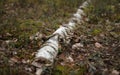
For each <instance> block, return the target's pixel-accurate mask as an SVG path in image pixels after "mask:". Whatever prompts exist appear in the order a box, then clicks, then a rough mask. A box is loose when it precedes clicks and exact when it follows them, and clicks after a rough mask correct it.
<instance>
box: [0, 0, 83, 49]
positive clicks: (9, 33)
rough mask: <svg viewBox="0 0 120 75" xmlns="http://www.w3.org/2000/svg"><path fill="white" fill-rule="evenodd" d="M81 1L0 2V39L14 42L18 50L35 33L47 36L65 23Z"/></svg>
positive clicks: (24, 0) (19, 0)
mask: <svg viewBox="0 0 120 75" xmlns="http://www.w3.org/2000/svg"><path fill="white" fill-rule="evenodd" d="M83 1H84V0H69V1H68V0H0V39H2V40H10V39H14V38H16V39H18V41H17V43H16V44H17V47H19V46H22V45H23V43H24V45H25V44H26V43H27V42H29V37H30V35H33V34H35V33H36V32H38V31H39V32H41V33H43V34H45V35H49V34H51V33H52V32H53V31H55V30H56V29H57V28H58V27H59V25H61V24H62V23H64V22H66V21H67V19H68V18H69V17H71V14H72V13H74V12H75V11H76V9H77V8H78V7H79V5H80V4H81V3H82V2H83ZM27 44H28V43H27ZM14 47H16V46H14ZM22 47H23V46H22Z"/></svg>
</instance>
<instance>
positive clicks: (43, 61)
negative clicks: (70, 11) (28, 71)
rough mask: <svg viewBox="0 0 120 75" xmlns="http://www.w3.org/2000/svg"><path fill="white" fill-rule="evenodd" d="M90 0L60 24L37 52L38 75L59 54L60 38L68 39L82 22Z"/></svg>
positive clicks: (35, 64)
mask: <svg viewBox="0 0 120 75" xmlns="http://www.w3.org/2000/svg"><path fill="white" fill-rule="evenodd" d="M89 2H90V1H85V2H84V3H83V4H82V5H81V6H80V7H79V8H78V10H77V12H76V13H75V14H74V15H73V17H72V18H71V19H70V21H69V22H68V24H64V25H62V26H60V27H59V28H58V29H57V30H56V31H55V32H54V33H53V34H52V36H51V37H50V38H49V39H48V40H47V41H46V42H45V43H44V44H43V46H42V47H41V48H40V49H39V50H38V52H37V53H36V56H35V59H34V61H33V63H32V64H33V65H34V66H36V67H37V70H36V75H40V74H41V72H42V70H43V69H44V67H46V66H50V65H51V64H52V63H53V61H54V59H55V58H56V56H57V54H58V46H59V40H60V39H63V40H64V41H66V37H68V36H70V35H69V34H70V33H72V31H73V29H74V28H75V27H76V26H77V25H79V24H78V23H82V21H83V17H84V16H85V13H84V9H85V8H86V7H87V6H88V4H89Z"/></svg>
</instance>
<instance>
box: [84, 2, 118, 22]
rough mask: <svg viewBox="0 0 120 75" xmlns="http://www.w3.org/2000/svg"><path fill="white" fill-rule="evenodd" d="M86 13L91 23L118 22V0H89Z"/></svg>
mask: <svg viewBox="0 0 120 75" xmlns="http://www.w3.org/2000/svg"><path fill="white" fill-rule="evenodd" d="M86 13H87V15H88V18H89V19H90V21H91V22H92V23H98V22H105V21H107V20H109V21H112V22H120V0H91V3H90V6H89V7H88V8H87V9H86ZM105 19H106V20H105Z"/></svg>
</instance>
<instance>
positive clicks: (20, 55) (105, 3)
mask: <svg viewBox="0 0 120 75" xmlns="http://www.w3.org/2000/svg"><path fill="white" fill-rule="evenodd" d="M84 1H85V0H0V43H1V44H0V49H1V51H0V73H1V74H5V75H7V74H6V72H8V71H11V73H10V74H11V75H16V74H18V73H17V71H19V68H21V67H22V68H24V69H27V70H29V69H30V68H29V66H30V65H31V62H32V60H33V58H34V54H35V52H36V50H38V49H39V48H40V46H41V44H42V43H43V40H44V39H45V37H46V36H48V35H50V34H52V33H53V32H54V31H55V30H56V29H57V28H58V27H59V26H60V25H62V24H63V23H67V22H68V19H69V18H70V17H72V14H73V13H75V12H76V10H77V9H78V7H79V5H81V3H83V2H84ZM91 1H92V2H91V3H90V6H88V8H86V9H85V10H84V11H85V13H86V15H87V17H88V21H87V22H85V23H83V24H81V25H78V27H76V29H75V31H74V35H73V36H72V38H71V42H70V44H69V45H67V46H66V44H65V43H63V44H62V45H64V46H65V47H62V48H60V49H59V55H58V58H56V59H55V60H56V61H55V64H54V66H53V68H52V69H50V70H45V72H44V73H45V74H48V75H86V74H87V73H86V72H87V71H88V69H87V68H88V64H87V63H86V61H85V62H81V60H80V59H77V56H80V55H81V57H80V58H81V59H82V58H84V57H87V56H85V51H87V52H89V51H90V50H94V49H95V50H98V49H100V48H98V49H96V48H94V45H93V44H94V43H95V42H100V43H101V44H102V45H103V46H109V45H111V44H113V43H114V42H115V43H118V42H119V41H118V40H120V25H119V24H120V0H91ZM37 32H39V33H40V34H41V35H42V36H43V38H42V39H37V40H36V39H32V40H31V39H30V37H31V36H32V35H34V34H36V33H37ZM44 36H45V37H44ZM81 37H82V38H81ZM79 38H80V39H79ZM75 39H77V42H76V40H75ZM11 41H12V42H11ZM78 42H80V43H82V44H83V46H84V47H83V48H81V49H79V50H72V48H71V47H72V45H73V44H75V43H78ZM114 45H115V44H114ZM108 48H109V47H108ZM88 49H89V50H88ZM103 49H104V48H103ZM82 50H83V53H82ZM84 50H85V51H84ZM70 52H71V55H70V56H72V54H73V57H74V58H73V59H74V60H75V61H74V63H70V62H68V61H66V60H65V56H67V55H69V53H70ZM96 52H97V51H96ZM93 53H94V52H93ZM82 54H83V55H82ZM86 55H87V54H86ZM91 55H92V54H91ZM11 60H12V61H14V62H12V64H11ZM84 60H86V58H85V59H84ZM76 62H77V63H76ZM21 63H25V64H24V65H23V64H21ZM61 63H62V65H61ZM86 64H87V65H86ZM11 65H12V67H13V65H14V67H18V66H19V68H18V69H16V68H15V69H13V68H14V67H13V68H12V69H11ZM63 65H64V66H63ZM1 68H3V69H2V70H1ZM48 69H49V68H48ZM3 70H4V71H5V72H4V71H3ZM30 70H31V69H30ZM32 70H33V69H32ZM12 71H13V72H14V74H12ZM20 71H21V69H20ZM22 73H24V72H22ZM26 75H27V74H26ZM28 75H29V74H28ZM107 75H108V74H107Z"/></svg>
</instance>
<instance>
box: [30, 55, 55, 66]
mask: <svg viewBox="0 0 120 75" xmlns="http://www.w3.org/2000/svg"><path fill="white" fill-rule="evenodd" d="M52 63H53V62H51V61H49V60H48V59H45V58H43V57H40V58H36V59H35V60H34V61H33V62H32V65H33V66H35V67H37V68H41V67H42V66H51V65H52Z"/></svg>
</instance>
